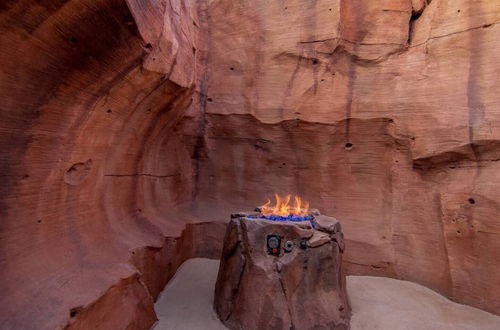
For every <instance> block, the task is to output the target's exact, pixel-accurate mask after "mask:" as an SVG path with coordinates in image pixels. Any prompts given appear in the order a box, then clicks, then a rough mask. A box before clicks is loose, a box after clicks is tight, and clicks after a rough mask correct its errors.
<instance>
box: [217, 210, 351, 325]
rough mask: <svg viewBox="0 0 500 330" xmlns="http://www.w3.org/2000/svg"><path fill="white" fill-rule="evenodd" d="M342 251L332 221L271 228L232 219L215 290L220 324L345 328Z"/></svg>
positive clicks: (250, 218)
mask: <svg viewBox="0 0 500 330" xmlns="http://www.w3.org/2000/svg"><path fill="white" fill-rule="evenodd" d="M313 226H314V227H315V228H312V227H313ZM343 249H344V241H343V235H342V231H341V227H340V224H339V223H338V221H337V220H335V219H334V218H331V217H326V216H322V215H315V216H313V220H311V221H305V222H276V221H269V220H264V219H261V218H258V217H257V218H256V217H255V215H251V214H244V213H239V214H235V215H233V216H232V219H231V221H230V223H229V224H228V227H227V231H226V236H225V241H224V248H223V252H222V257H221V265H220V269H219V274H218V278H217V283H216V288H215V299H214V304H215V310H216V312H217V314H218V316H219V318H220V319H221V321H222V322H223V323H224V324H225V325H226V326H227V327H228V328H230V329H245V330H250V329H287V330H289V329H348V328H349V319H350V314H351V310H350V306H349V302H348V298H347V294H346V282H345V275H344V274H343V272H342V251H343Z"/></svg>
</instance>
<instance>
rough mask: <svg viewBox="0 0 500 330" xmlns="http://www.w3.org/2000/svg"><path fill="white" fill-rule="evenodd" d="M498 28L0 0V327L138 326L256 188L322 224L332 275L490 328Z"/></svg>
mask: <svg viewBox="0 0 500 330" xmlns="http://www.w3.org/2000/svg"><path fill="white" fill-rule="evenodd" d="M499 21H500V6H498V2H497V1H490V0H478V1H468V0H454V1H451V0H433V1H424V0H382V1H362V0H317V1H305V0H293V1H286V4H284V2H281V1H265V0H255V1H247V2H245V1H233V0H213V1H204V0H199V1H195V0H166V1H159V0H151V1H147V2H145V1H139V0H45V1H34V0H26V1H15V0H6V1H2V3H1V4H0V31H1V33H0V64H1V65H0V93H1V97H2V98H1V99H2V102H1V108H2V109H1V111H0V155H1V156H0V175H1V178H2V179H1V180H0V279H1V281H0V292H1V294H0V328H2V329H54V328H69V329H71V328H73V329H89V328H101V329H125V328H127V327H128V328H132V329H148V328H150V327H151V326H152V325H153V324H154V322H155V320H156V315H155V312H154V310H153V304H154V301H155V299H157V297H158V295H159V293H160V292H161V290H162V289H163V287H164V286H165V284H166V283H167V282H168V281H169V280H170V278H171V277H172V275H173V274H174V273H175V271H176V269H177V267H179V265H180V264H181V263H182V262H183V261H184V260H186V259H189V258H193V257H208V258H213V259H216V258H219V256H220V253H221V249H222V244H221V242H222V237H223V235H224V232H225V230H226V223H227V221H228V215H229V214H230V213H231V212H232V211H235V210H240V209H247V208H248V207H250V206H254V205H259V203H261V201H262V198H263V197H265V196H267V195H269V194H272V193H273V192H275V191H277V192H280V193H292V194H294V193H296V194H300V195H302V196H304V197H306V198H307V199H308V200H309V201H310V202H311V205H314V207H316V208H318V209H320V210H321V212H322V213H324V214H328V215H333V216H335V217H336V218H338V219H341V221H342V227H343V231H344V234H345V237H346V246H347V248H346V250H345V253H344V257H343V267H344V269H345V270H346V272H347V273H348V274H357V275H375V276H384V277H392V278H398V279H404V280H409V281H412V282H415V283H419V284H422V285H424V286H426V287H428V288H431V289H433V290H435V291H437V292H439V293H441V294H443V295H444V296H446V297H448V298H450V299H452V300H454V301H457V302H460V303H464V304H468V305H471V306H474V307H478V308H481V309H483V310H486V311H489V312H491V313H494V314H497V315H498V314H500V299H499V297H500V294H499V292H500V283H499V282H498V278H500V263H499V262H498V261H497V258H496V255H497V251H498V249H499V247H500V240H499V239H498V237H499V236H498V235H499V233H500V225H499V223H498V214H499V213H500V206H499V205H500V199H499V196H500V188H499V187H500V175H499V173H500V161H499V160H500V119H499V118H500V114H499V110H498V109H500V106H499V99H498V96H497V86H498V83H499V78H498V77H499V75H498V72H499V71H500V61H498V55H497V54H498V53H499V52H498V50H499V49H500V39H499V38H498V33H499V31H498V29H499V26H500V25H499V24H498V22H499ZM231 68H232V69H233V70H231ZM283 164H286V165H283ZM28 315H29V317H27V316H28Z"/></svg>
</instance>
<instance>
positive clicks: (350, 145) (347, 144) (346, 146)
mask: <svg viewBox="0 0 500 330" xmlns="http://www.w3.org/2000/svg"><path fill="white" fill-rule="evenodd" d="M345 148H346V149H347V150H351V149H352V143H350V142H347V143H346V144H345Z"/></svg>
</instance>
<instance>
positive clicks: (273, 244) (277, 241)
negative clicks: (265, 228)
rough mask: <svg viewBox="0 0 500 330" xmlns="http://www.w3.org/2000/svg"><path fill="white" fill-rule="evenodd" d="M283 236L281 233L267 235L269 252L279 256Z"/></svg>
mask: <svg viewBox="0 0 500 330" xmlns="http://www.w3.org/2000/svg"><path fill="white" fill-rule="evenodd" d="M280 245H281V237H280V236H279V235H267V253H269V254H270V255H275V256H278V255H279V254H280Z"/></svg>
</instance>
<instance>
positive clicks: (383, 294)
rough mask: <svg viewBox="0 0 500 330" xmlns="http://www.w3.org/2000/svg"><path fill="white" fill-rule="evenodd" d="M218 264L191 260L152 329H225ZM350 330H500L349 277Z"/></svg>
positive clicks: (402, 290) (461, 310)
mask: <svg viewBox="0 0 500 330" xmlns="http://www.w3.org/2000/svg"><path fill="white" fill-rule="evenodd" d="M218 267H219V262H218V261H216V260H209V259H201V258H197V259H190V260H188V261H186V262H185V263H184V264H182V266H181V267H180V268H179V270H178V271H177V273H176V274H175V276H174V278H173V279H172V280H171V281H170V282H169V284H168V285H167V287H166V288H165V290H163V292H162V293H161V295H160V297H159V299H158V301H157V302H156V304H155V311H156V314H157V315H158V319H159V321H158V323H157V324H156V325H155V327H154V330H174V329H175V330H179V329H182V330H194V329H204V330H216V329H217V330H218V329H226V328H225V327H224V326H223V325H222V323H221V322H220V321H219V320H218V319H217V317H216V315H215V312H214V311H213V308H212V300H213V290H214V285H215V281H216V278H217V271H218ZM347 290H348V293H349V298H350V300H351V306H352V310H353V316H352V319H351V329H352V330H422V329H426V330H433V329H443V330H483V329H488V330H490V329H491V330H499V329H500V317H499V316H495V315H493V314H490V313H487V312H484V311H482V310H479V309H476V308H473V307H469V306H465V305H460V304H457V303H454V302H452V301H450V300H448V299H446V298H445V297H443V296H441V295H439V294H437V293H436V292H434V291H432V290H430V289H428V288H426V287H423V286H421V285H418V284H414V283H411V282H406V281H398V280H394V279H389V278H382V277H371V276H348V277H347Z"/></svg>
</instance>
